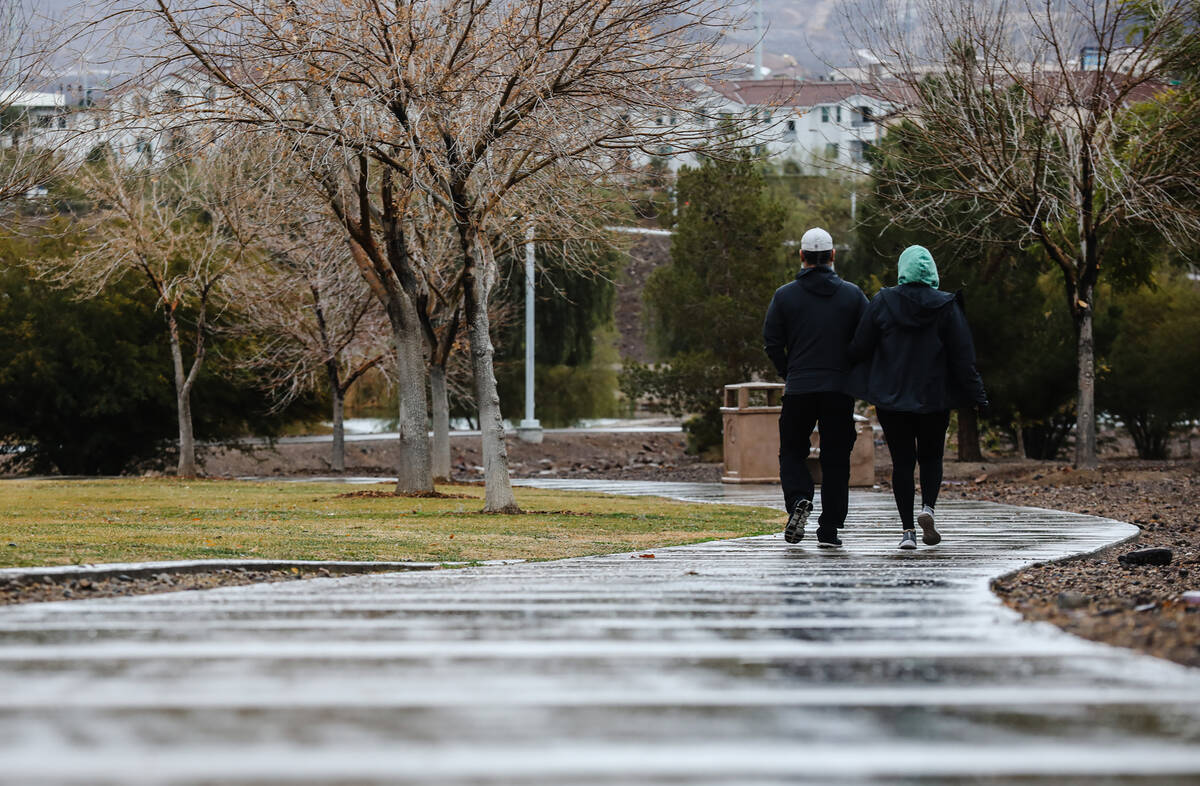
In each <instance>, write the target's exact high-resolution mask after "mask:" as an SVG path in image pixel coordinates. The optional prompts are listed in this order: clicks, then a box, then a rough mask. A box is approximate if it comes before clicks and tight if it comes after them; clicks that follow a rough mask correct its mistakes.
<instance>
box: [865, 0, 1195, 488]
mask: <svg viewBox="0 0 1200 786" xmlns="http://www.w3.org/2000/svg"><path fill="white" fill-rule="evenodd" d="M869 5H871V6H872V8H871V12H870V13H868V14H866V15H865V16H864V20H868V24H866V25H864V26H863V28H862V29H863V31H864V37H865V39H866V40H865V43H866V44H867V46H868V47H869V48H870V49H871V50H872V51H873V53H874V54H875V55H876V56H877V57H879V58H882V59H883V60H884V61H885V68H886V70H887V72H888V74H889V76H888V79H886V80H885V81H884V82H883V83H882V84H881V85H879V87H880V88H882V89H883V90H885V91H889V92H890V93H891V95H892V96H893V98H894V99H895V100H896V101H897V102H898V103H901V104H902V105H903V108H902V109H901V110H899V111H898V112H897V114H896V116H895V117H894V118H893V120H892V128H891V130H890V134H891V135H892V136H893V137H894V138H893V140H892V142H893V143H892V144H889V146H888V151H887V155H888V157H889V159H890V161H889V162H888V165H886V166H882V167H879V168H878V170H877V171H876V173H875V176H876V181H877V183H878V184H879V188H878V193H879V196H880V197H881V198H882V200H883V202H884V205H885V207H886V209H887V211H888V212H889V214H890V216H891V217H892V220H893V221H894V222H896V223H898V224H900V225H907V226H911V227H919V228H922V229H924V230H925V231H926V232H929V233H934V234H936V235H939V236H941V237H943V238H953V239H955V240H959V241H968V242H977V243H983V244H999V245H1004V246H1008V247H1010V248H1017V247H1024V246H1028V245H1036V246H1038V247H1039V249H1040V252H1041V253H1040V254H1038V255H1032V256H1030V257H1029V258H1035V257H1037V256H1044V257H1045V258H1047V259H1048V260H1049V261H1050V264H1051V265H1052V266H1054V267H1055V268H1057V270H1058V271H1059V272H1060V273H1061V276H1062V283H1063V293H1064V295H1065V297H1066V301H1067V304H1068V306H1069V308H1070V312H1071V315H1072V318H1073V321H1074V327H1075V336H1076V355H1077V371H1078V378H1077V407H1076V413H1077V415H1076V418H1077V419H1076V443H1075V444H1076V450H1075V463H1076V465H1077V466H1079V467H1095V466H1096V465H1097V455H1096V406H1095V380H1096V360H1095V336H1094V328H1093V315H1094V313H1095V312H1096V296H1097V285H1098V283H1099V281H1100V275H1101V271H1102V270H1109V269H1112V268H1113V267H1115V266H1116V265H1117V264H1118V263H1119V262H1120V261H1121V260H1119V259H1118V258H1117V255H1116V254H1115V253H1113V246H1114V241H1116V240H1118V239H1119V238H1121V237H1122V236H1123V235H1124V234H1125V233H1126V232H1128V231H1129V227H1130V226H1131V225H1137V226H1140V227H1142V228H1148V229H1151V230H1153V231H1157V232H1160V233H1162V234H1164V235H1165V236H1167V237H1168V238H1169V239H1171V240H1172V241H1173V242H1175V243H1179V244H1182V243H1185V242H1187V240H1188V239H1189V238H1191V237H1194V236H1195V235H1196V234H1197V233H1200V112H1197V108H1196V102H1195V101H1193V100H1192V99H1191V98H1190V97H1189V92H1188V91H1186V90H1181V89H1178V88H1176V87H1172V86H1171V84H1170V79H1169V77H1170V76H1171V75H1172V74H1173V73H1174V72H1175V71H1176V70H1177V69H1178V68H1179V66H1180V62H1179V61H1180V60H1181V59H1182V58H1183V57H1184V56H1185V54H1186V52H1187V51H1188V50H1187V48H1183V47H1172V46H1169V44H1171V43H1172V42H1173V41H1175V40H1176V37H1177V36H1178V32H1179V30H1180V29H1181V27H1182V28H1189V29H1192V30H1194V29H1195V16H1194V15H1195V13H1196V7H1195V3H1194V2H1192V0H1160V1H1159V2H1155V3H1135V2H1124V1H1122V0H1080V1H1079V2H1057V1H1056V0H1046V2H1033V0H1027V1H1026V2H1024V3H1020V2H1018V3H1011V2H1002V1H1001V0H988V2H977V3H966V2H961V1H960V0H914V2H912V3H906V4H904V5H903V7H901V6H899V5H897V4H894V3H888V2H884V1H883V0H869ZM1147 9H1150V11H1149V12H1148V11H1147ZM1081 58H1082V59H1081ZM967 215H970V216H974V217H976V219H977V220H972V221H964V220H963V218H964V216H967ZM1014 227H1015V228H1016V229H1015V230H1014V229H1013V228H1014ZM998 230H1000V231H998ZM1031 362H1037V361H1036V358H1031Z"/></svg>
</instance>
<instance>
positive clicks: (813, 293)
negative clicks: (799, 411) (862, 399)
mask: <svg viewBox="0 0 1200 786" xmlns="http://www.w3.org/2000/svg"><path fill="white" fill-rule="evenodd" d="M866 307H867V296H866V295H864V294H863V293H862V290H861V289H859V288H858V287H856V286H855V285H854V284H851V283H850V282H849V281H843V280H842V279H840V278H838V276H837V274H836V273H834V272H833V268H831V267H826V266H821V267H807V268H804V269H803V270H801V271H800V272H799V273H797V274H796V280H795V281H792V282H791V283H788V284H784V285H783V286H781V287H780V288H779V289H777V290H775V296H774V297H773V298H771V306H770V307H769V308H768V309H767V319H766V321H765V322H763V343H764V345H765V349H766V350H767V356H768V357H770V358H771V362H772V363H774V364H775V370H776V371H778V372H779V376H781V377H783V378H784V379H786V380H787V387H786V388H785V389H784V393H787V394H788V395H791V394H794V393H823V392H838V393H845V392H848V391H847V389H846V374H847V373H848V372H849V371H850V357H849V355H848V354H847V352H846V350H847V347H848V346H849V344H850V339H851V338H852V337H853V336H854V328H855V326H857V325H858V321H859V318H860V317H861V316H862V313H863V311H864V310H865V309H866Z"/></svg>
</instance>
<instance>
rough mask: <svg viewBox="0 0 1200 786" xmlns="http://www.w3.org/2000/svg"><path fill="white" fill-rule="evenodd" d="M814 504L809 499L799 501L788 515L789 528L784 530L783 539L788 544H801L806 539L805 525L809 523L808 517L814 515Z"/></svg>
mask: <svg viewBox="0 0 1200 786" xmlns="http://www.w3.org/2000/svg"><path fill="white" fill-rule="evenodd" d="M812 509H813V504H812V502H810V501H809V500H807V499H802V500H800V501H798V502H797V503H796V505H795V507H793V508H792V512H791V514H789V515H788V520H787V526H786V527H784V528H783V539H784V540H786V541H787V542H788V543H799V542H800V541H801V540H803V539H804V525H805V524H807V523H808V515H809V514H810V513H812Z"/></svg>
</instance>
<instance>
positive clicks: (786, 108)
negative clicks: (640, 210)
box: [656, 79, 896, 173]
mask: <svg viewBox="0 0 1200 786" xmlns="http://www.w3.org/2000/svg"><path fill="white" fill-rule="evenodd" d="M705 89H706V90H708V91H710V92H711V95H710V96H708V97H707V98H708V100H707V102H706V104H707V106H709V107H710V108H709V109H708V114H709V115H712V114H713V113H714V111H715V113H716V114H717V116H718V117H720V116H721V115H724V116H727V117H730V118H733V117H738V118H746V119H749V120H750V122H751V126H750V128H749V142H750V143H751V144H752V145H753V147H754V149H755V151H756V152H758V153H761V154H763V155H766V156H767V157H769V158H770V159H771V160H772V161H774V162H775V163H784V162H792V163H793V164H794V165H795V166H796V167H797V168H798V170H799V171H803V172H812V173H816V172H821V171H828V170H833V169H835V168H836V169H841V170H845V169H850V170H852V171H853V170H857V171H862V172H866V171H867V170H868V169H869V164H868V163H867V161H866V160H865V156H866V153H867V151H869V150H870V148H871V147H872V146H874V145H876V144H878V142H879V140H880V139H881V138H882V136H883V134H884V132H885V128H884V125H883V123H882V122H881V121H882V120H883V119H884V118H886V117H887V116H888V115H889V114H890V113H891V112H892V111H893V110H894V109H895V107H896V105H895V103H894V102H893V101H892V100H889V99H888V98H887V97H886V96H885V94H884V92H883V90H882V89H879V88H866V87H864V86H862V85H860V84H857V83H854V82H848V81H840V82H834V81H801V80H796V79H744V80H741V79H739V80H730V81H722V82H712V83H709V84H707V85H706V87H705ZM713 107H715V109H713ZM656 122H658V124H659V125H662V124H663V123H664V122H672V123H674V122H678V121H677V120H676V118H673V117H671V118H662V117H660V118H657V119H656ZM715 125H719V120H717V122H716V123H714V126H715ZM714 131H715V129H714ZM658 157H659V158H660V159H662V160H663V161H664V162H665V163H666V164H667V166H668V167H669V168H670V169H671V170H672V171H675V170H678V169H679V167H681V166H685V165H690V166H695V165H697V164H698V159H697V157H696V156H695V155H694V154H690V153H673V152H672V151H671V150H669V149H665V148H664V149H661V150H660V151H659V156H658Z"/></svg>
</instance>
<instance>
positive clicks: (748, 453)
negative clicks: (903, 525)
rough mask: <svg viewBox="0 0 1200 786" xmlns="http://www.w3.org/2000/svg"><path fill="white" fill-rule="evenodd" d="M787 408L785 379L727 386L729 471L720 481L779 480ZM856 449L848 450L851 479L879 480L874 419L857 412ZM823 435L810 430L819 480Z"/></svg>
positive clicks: (867, 483) (861, 483)
mask: <svg viewBox="0 0 1200 786" xmlns="http://www.w3.org/2000/svg"><path fill="white" fill-rule="evenodd" d="M781 411H783V384H782V383H779V382H742V383H739V384H737V385H726V386H725V401H724V406H722V407H721V420H722V421H723V422H724V431H725V472H724V474H723V475H722V477H721V482H722V483H778V482H779V413H780V412H781ZM854 430H855V432H857V434H858V438H857V439H855V440H854V450H853V451H851V453H850V485H851V486H855V487H868V488H869V487H871V486H874V485H875V435H874V434H873V433H872V431H871V423H870V421H869V420H868V419H867V418H864V417H863V416H862V415H855V416H854ZM820 455H821V451H820V435H819V434H818V433H817V430H815V429H814V430H813V433H812V452H811V453H809V454H808V469H809V471H810V472H812V476H813V481H814V482H816V483H820V482H821V464H820Z"/></svg>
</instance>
